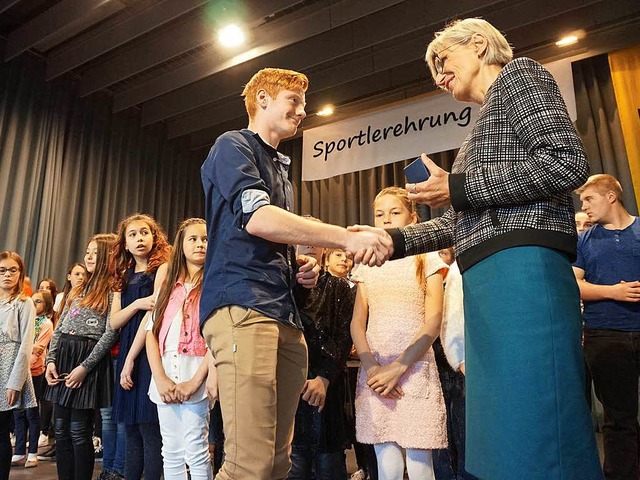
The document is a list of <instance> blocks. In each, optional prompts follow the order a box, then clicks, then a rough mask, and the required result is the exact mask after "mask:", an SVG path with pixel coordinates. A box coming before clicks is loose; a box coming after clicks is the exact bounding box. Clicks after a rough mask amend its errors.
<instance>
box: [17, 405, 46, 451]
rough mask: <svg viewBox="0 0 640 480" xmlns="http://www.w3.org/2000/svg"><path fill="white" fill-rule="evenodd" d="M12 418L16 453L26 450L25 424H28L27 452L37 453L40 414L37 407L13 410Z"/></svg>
mask: <svg viewBox="0 0 640 480" xmlns="http://www.w3.org/2000/svg"><path fill="white" fill-rule="evenodd" d="M13 419H14V421H15V424H16V451H15V454H16V455H25V454H26V453H27V452H26V450H27V435H26V434H27V425H28V426H29V453H38V437H39V436H40V414H39V413H38V407H34V408H27V409H26V410H14V411H13Z"/></svg>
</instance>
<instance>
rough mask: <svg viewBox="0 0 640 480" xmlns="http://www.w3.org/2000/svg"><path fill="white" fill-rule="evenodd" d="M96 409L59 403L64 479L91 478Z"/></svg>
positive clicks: (57, 417)
mask: <svg viewBox="0 0 640 480" xmlns="http://www.w3.org/2000/svg"><path fill="white" fill-rule="evenodd" d="M93 416H94V411H93V409H86V410H80V409H76V408H69V407H64V406H62V405H60V404H56V405H55V409H54V420H53V425H54V429H55V432H56V465H57V468H58V478H59V479H60V480H91V477H92V476H93V466H94V463H95V457H94V452H93V438H92V437H93Z"/></svg>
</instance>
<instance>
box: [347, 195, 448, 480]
mask: <svg viewBox="0 0 640 480" xmlns="http://www.w3.org/2000/svg"><path fill="white" fill-rule="evenodd" d="M374 214H375V226H376V227H381V228H397V227H403V226H406V225H409V224H411V223H415V222H416V221H417V215H416V214H415V212H414V209H413V205H412V204H411V202H410V201H409V200H408V198H407V192H406V190H404V189H402V188H398V187H390V188H385V189H384V190H382V191H381V192H380V193H379V194H378V195H377V196H376V199H375V201H374ZM447 268H448V267H447V265H446V264H445V263H444V262H443V261H442V260H441V259H440V257H439V256H438V254H437V253H432V254H427V255H420V256H418V257H407V258H403V259H400V260H394V261H390V262H387V263H386V264H384V265H383V266H382V267H367V266H364V265H362V266H360V267H359V268H358V269H357V271H356V272H355V273H354V275H353V280H354V281H355V282H357V283H358V291H357V296H356V304H355V308H354V312H353V319H352V322H351V336H352V338H353V343H354V345H355V347H356V350H357V351H358V355H359V357H360V362H361V365H360V372H359V375H358V385H357V388H356V402H355V406H356V438H357V439H358V441H359V442H361V443H369V444H374V447H375V450H376V457H377V459H378V473H379V478H380V480H396V479H398V480H402V478H403V473H404V467H405V462H404V459H403V454H402V449H405V450H406V466H407V472H408V474H409V478H410V479H411V480H414V479H420V480H431V479H433V478H434V474H433V463H432V456H431V450H432V449H439V448H446V447H447V430H446V411H445V405H444V399H443V396H442V389H441V386H440V379H439V377H438V370H437V367H436V363H435V358H434V354H433V350H432V348H431V344H432V343H433V341H434V339H435V338H436V337H437V336H438V334H439V332H440V324H441V321H442V298H443V286H442V283H443V275H444V273H445V272H446V271H447Z"/></svg>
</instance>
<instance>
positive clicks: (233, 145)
mask: <svg viewBox="0 0 640 480" xmlns="http://www.w3.org/2000/svg"><path fill="white" fill-rule="evenodd" d="M290 163H291V160H290V159H289V158H288V157H286V156H284V155H282V154H279V153H278V152H277V151H276V149H275V148H273V147H272V146H270V145H268V144H267V143H266V142H264V141H263V140H262V139H261V138H260V137H259V136H258V135H257V134H255V133H253V132H251V131H250V130H239V131H231V132H227V133H224V134H223V135H221V136H220V137H219V138H218V139H217V140H216V143H215V144H214V145H213V147H211V150H210V152H209V155H208V156H207V159H206V160H205V162H204V164H203V165H202V168H201V177H202V185H203V187H204V194H205V200H206V205H205V211H206V220H207V232H208V237H209V243H208V246H207V257H206V261H205V265H204V277H203V283H202V296H201V298H200V327H201V328H202V326H203V325H204V322H205V321H206V319H207V318H208V317H209V316H210V315H211V313H212V312H213V311H214V310H215V309H217V308H221V307H224V306H228V305H238V306H241V307H244V308H250V309H252V310H256V311H258V312H260V313H262V314H263V315H266V316H268V317H270V318H273V319H275V320H278V321H280V322H282V323H285V324H287V325H290V326H293V327H296V328H302V327H301V322H300V318H299V315H298V310H297V308H296V304H295V301H294V298H293V287H294V286H295V285H296V282H295V277H294V267H293V261H294V255H293V249H292V247H290V246H288V245H284V244H281V243H274V242H270V241H268V240H264V239H262V238H260V237H256V236H253V235H251V234H249V232H247V231H246V229H245V227H246V225H247V223H248V222H249V219H250V218H251V216H252V215H253V213H254V212H255V211H256V210H258V209H259V208H260V207H262V206H264V205H274V206H277V207H280V208H283V209H285V210H289V211H290V210H291V208H292V204H293V189H292V187H291V182H289V180H288V178H287V175H288V169H289V164H290Z"/></svg>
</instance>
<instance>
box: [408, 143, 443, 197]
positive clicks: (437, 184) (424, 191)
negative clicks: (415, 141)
mask: <svg viewBox="0 0 640 480" xmlns="http://www.w3.org/2000/svg"><path fill="white" fill-rule="evenodd" d="M421 157H422V162H423V163H424V164H425V166H426V167H427V169H428V170H429V173H430V174H431V176H430V177H429V179H428V180H426V181H424V182H420V183H407V184H406V185H405V188H406V189H407V192H409V200H413V201H414V202H416V203H424V204H426V205H429V206H430V207H434V208H437V207H448V206H449V205H450V204H451V194H450V192H449V172H447V171H445V170H443V169H441V168H440V167H439V166H438V165H436V164H435V163H434V162H433V160H431V159H430V158H429V157H427V155H426V154H425V153H423V154H422V155H421Z"/></svg>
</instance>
